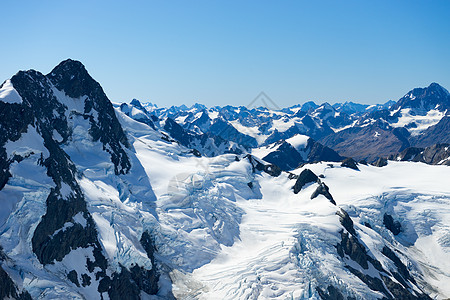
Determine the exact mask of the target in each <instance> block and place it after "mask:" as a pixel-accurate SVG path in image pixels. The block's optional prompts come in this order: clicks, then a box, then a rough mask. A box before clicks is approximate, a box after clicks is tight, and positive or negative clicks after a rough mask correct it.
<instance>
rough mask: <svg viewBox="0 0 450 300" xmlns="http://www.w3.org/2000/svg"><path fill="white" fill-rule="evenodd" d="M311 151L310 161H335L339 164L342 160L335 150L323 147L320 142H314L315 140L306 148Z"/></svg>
mask: <svg viewBox="0 0 450 300" xmlns="http://www.w3.org/2000/svg"><path fill="white" fill-rule="evenodd" d="M306 147H307V148H309V149H310V152H309V154H308V161H309V162H315V161H334V162H338V161H341V160H342V156H340V155H339V154H338V153H337V152H336V151H334V150H333V149H331V148H329V147H327V146H324V145H322V144H321V143H319V142H316V141H314V140H313V139H309V140H308V145H307V146H306Z"/></svg>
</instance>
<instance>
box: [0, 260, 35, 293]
mask: <svg viewBox="0 0 450 300" xmlns="http://www.w3.org/2000/svg"><path fill="white" fill-rule="evenodd" d="M0 299H18V300H31V296H30V294H28V292H27V291H23V292H19V290H18V288H17V286H16V285H15V284H14V282H13V281H12V279H11V277H9V275H8V273H6V272H5V271H4V270H3V268H2V267H1V266H0Z"/></svg>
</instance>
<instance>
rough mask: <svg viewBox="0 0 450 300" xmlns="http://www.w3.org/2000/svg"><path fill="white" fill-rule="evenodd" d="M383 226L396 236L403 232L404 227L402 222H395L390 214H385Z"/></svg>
mask: <svg viewBox="0 0 450 300" xmlns="http://www.w3.org/2000/svg"><path fill="white" fill-rule="evenodd" d="M383 224H384V226H385V227H386V228H387V229H389V231H391V232H392V233H393V234H394V235H398V234H399V233H400V232H401V231H402V225H401V224H400V222H399V221H396V220H394V218H393V217H392V216H391V215H389V214H384V216H383Z"/></svg>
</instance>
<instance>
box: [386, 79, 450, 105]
mask: <svg viewBox="0 0 450 300" xmlns="http://www.w3.org/2000/svg"><path fill="white" fill-rule="evenodd" d="M399 108H412V109H420V110H425V111H428V110H431V109H438V110H440V111H445V110H446V109H448V108H450V94H449V92H448V91H447V90H446V89H445V88H443V87H442V86H440V85H439V84H438V83H435V82H433V83H432V84H430V85H429V86H428V87H426V88H415V89H413V90H412V91H410V92H408V93H407V94H406V95H405V96H403V97H402V98H401V99H400V100H399V101H398V102H397V104H395V105H393V106H392V107H391V110H396V109H399Z"/></svg>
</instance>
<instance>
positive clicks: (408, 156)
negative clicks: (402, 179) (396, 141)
mask: <svg viewBox="0 0 450 300" xmlns="http://www.w3.org/2000/svg"><path fill="white" fill-rule="evenodd" d="M423 150H424V149H423V148H417V147H409V148H406V149H405V150H403V151H402V152H400V153H399V154H397V155H393V156H391V157H390V158H391V159H392V160H400V161H415V159H416V157H417V156H418V155H419V154H420V153H421V152H422V151H423Z"/></svg>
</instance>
